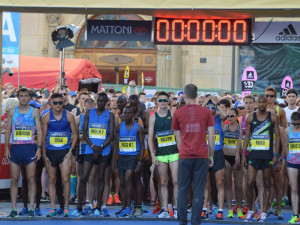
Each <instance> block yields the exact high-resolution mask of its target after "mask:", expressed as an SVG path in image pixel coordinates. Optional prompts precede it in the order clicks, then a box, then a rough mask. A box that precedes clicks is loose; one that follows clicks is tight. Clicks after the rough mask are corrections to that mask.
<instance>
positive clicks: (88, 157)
mask: <svg viewBox="0 0 300 225" xmlns="http://www.w3.org/2000/svg"><path fill="white" fill-rule="evenodd" d="M93 155H94V154H85V155H84V159H83V160H84V161H87V162H90V163H93V164H96V165H98V164H100V163H103V162H107V163H110V159H111V155H100V156H98V158H97V159H94V158H93Z"/></svg>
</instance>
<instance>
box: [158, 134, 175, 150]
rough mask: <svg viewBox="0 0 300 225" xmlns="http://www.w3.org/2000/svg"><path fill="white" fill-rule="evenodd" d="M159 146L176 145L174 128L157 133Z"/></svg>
mask: <svg viewBox="0 0 300 225" xmlns="http://www.w3.org/2000/svg"><path fill="white" fill-rule="evenodd" d="M156 138H157V142H158V147H160V148H161V147H168V146H172V145H176V141H175V135H174V131H173V130H168V131H162V132H157V133H156Z"/></svg>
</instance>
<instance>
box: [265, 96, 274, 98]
mask: <svg viewBox="0 0 300 225" xmlns="http://www.w3.org/2000/svg"><path fill="white" fill-rule="evenodd" d="M266 97H267V98H269V97H270V98H275V97H276V95H266Z"/></svg>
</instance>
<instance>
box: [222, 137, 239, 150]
mask: <svg viewBox="0 0 300 225" xmlns="http://www.w3.org/2000/svg"><path fill="white" fill-rule="evenodd" d="M238 140H239V135H235V134H226V135H225V136H224V147H226V148H236V147H237V145H238Z"/></svg>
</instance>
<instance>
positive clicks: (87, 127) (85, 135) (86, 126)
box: [83, 109, 94, 151]
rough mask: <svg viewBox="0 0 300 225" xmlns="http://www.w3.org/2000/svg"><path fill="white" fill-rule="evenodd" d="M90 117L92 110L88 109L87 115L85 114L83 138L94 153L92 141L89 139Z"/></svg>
mask: <svg viewBox="0 0 300 225" xmlns="http://www.w3.org/2000/svg"><path fill="white" fill-rule="evenodd" d="M89 117H90V110H89V109H88V110H87V111H86V112H85V114H84V123H83V137H84V139H85V140H86V142H87V144H88V145H89V146H90V147H91V149H92V150H93V151H94V149H93V148H92V145H93V143H92V141H91V139H90V138H89V134H88V129H89Z"/></svg>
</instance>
